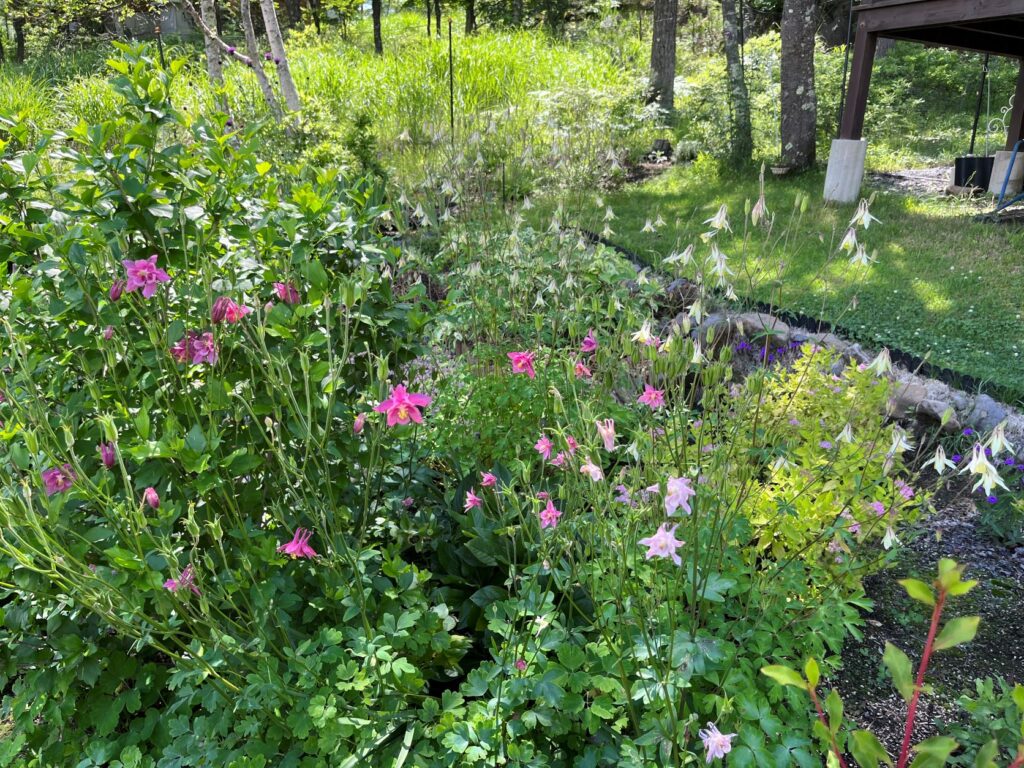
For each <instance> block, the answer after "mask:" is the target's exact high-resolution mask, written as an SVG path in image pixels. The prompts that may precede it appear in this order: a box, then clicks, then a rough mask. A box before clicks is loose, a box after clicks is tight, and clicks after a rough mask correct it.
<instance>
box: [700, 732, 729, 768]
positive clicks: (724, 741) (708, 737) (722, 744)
mask: <svg viewBox="0 0 1024 768" xmlns="http://www.w3.org/2000/svg"><path fill="white" fill-rule="evenodd" d="M697 735H698V736H700V738H701V741H703V742H704V749H705V750H706V751H707V762H708V764H709V765H710V763H711V761H712V760H714V759H715V758H723V757H725V756H726V754H728V753H729V751H730V750H732V740H733V737H734V736H736V734H735V733H722V732H721V731H719V730H718V726H716V725H715V724H714V723H708V727H707V729H706V730H701V731H699V732H698V733H697Z"/></svg>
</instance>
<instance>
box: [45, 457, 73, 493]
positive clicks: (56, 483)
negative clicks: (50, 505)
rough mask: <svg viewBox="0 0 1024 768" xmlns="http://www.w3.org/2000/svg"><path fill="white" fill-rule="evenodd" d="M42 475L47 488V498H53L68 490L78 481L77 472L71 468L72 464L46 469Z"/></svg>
mask: <svg viewBox="0 0 1024 768" xmlns="http://www.w3.org/2000/svg"><path fill="white" fill-rule="evenodd" d="M40 475H41V477H42V478H43V486H44V487H45V488H46V495H47V496H53V495H54V494H55V493H61V492H63V491H66V490H68V489H69V488H70V487H71V485H72V484H73V483H74V482H75V480H77V479H78V475H76V474H75V470H73V469H72V468H71V465H70V464H65V465H64V466H63V467H50V468H49V469H44V470H43V471H42V472H41V473H40Z"/></svg>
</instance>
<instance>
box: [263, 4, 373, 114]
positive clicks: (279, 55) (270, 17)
mask: <svg viewBox="0 0 1024 768" xmlns="http://www.w3.org/2000/svg"><path fill="white" fill-rule="evenodd" d="M377 1H378V2H379V0H377ZM260 10H261V11H262V12H263V28H264V29H266V31H267V42H268V43H270V53H271V55H272V56H273V57H274V64H275V66H276V67H277V79H278V81H279V82H280V83H281V96H282V97H283V98H284V103H285V106H286V107H288V109H289V110H291V111H292V112H298V111H299V110H300V109H302V102H301V101H299V92H298V90H297V89H296V88H295V81H294V80H293V79H292V71H291V68H290V67H289V66H288V56H287V54H286V53H285V50H284V37H283V36H282V35H281V25H280V24H278V23H277V9H276V8H274V0H260Z"/></svg>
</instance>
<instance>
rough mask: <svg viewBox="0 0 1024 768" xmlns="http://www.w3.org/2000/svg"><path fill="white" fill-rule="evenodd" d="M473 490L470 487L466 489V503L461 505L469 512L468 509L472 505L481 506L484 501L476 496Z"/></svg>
mask: <svg viewBox="0 0 1024 768" xmlns="http://www.w3.org/2000/svg"><path fill="white" fill-rule="evenodd" d="M474 490H475V489H474V488H470V489H469V490H468V491H466V504H465V506H464V507H463V509H464V510H465V511H466V512H469V510H471V509H473V508H474V507H479V506H482V505H483V503H484V500H483V499H481V498H480V497H479V496H477V495H476V494H475V493H474Z"/></svg>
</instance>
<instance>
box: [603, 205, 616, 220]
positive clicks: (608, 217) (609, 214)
mask: <svg viewBox="0 0 1024 768" xmlns="http://www.w3.org/2000/svg"><path fill="white" fill-rule="evenodd" d="M614 218H615V213H614V212H613V211H612V207H611V206H610V205H609V206H608V207H607V208H605V209H604V220H605V221H611V220H612V219H614Z"/></svg>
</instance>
